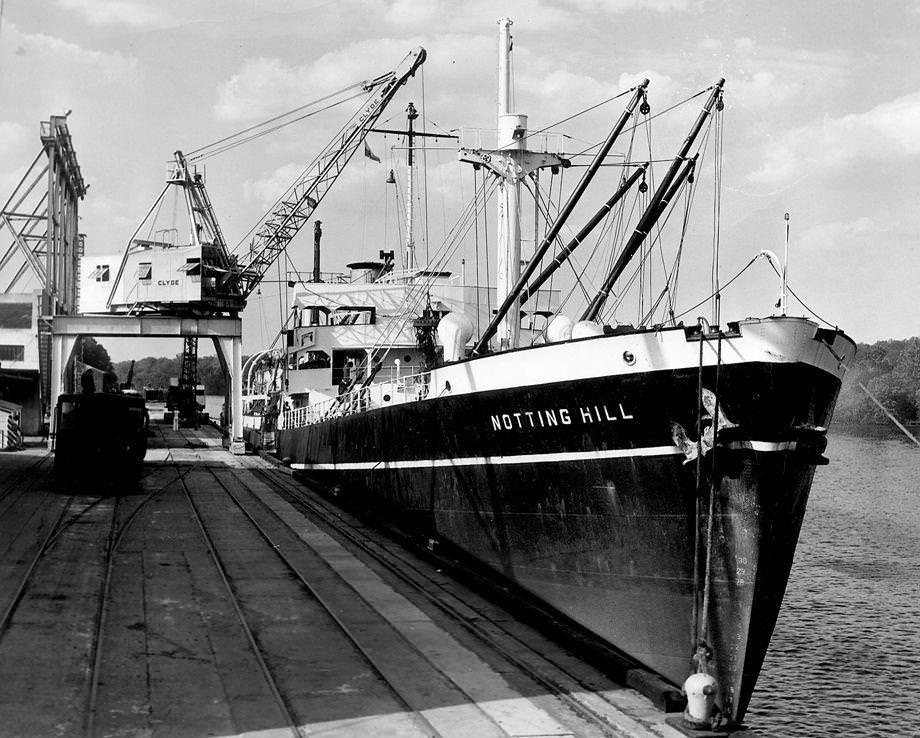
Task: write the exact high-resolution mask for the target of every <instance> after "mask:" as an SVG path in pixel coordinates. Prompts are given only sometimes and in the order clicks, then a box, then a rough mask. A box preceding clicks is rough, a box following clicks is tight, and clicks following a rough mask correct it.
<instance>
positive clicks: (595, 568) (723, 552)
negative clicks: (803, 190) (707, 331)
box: [278, 334, 851, 721]
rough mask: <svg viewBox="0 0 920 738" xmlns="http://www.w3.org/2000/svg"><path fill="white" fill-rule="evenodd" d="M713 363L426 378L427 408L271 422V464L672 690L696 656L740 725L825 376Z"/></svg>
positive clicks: (806, 367)
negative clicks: (711, 403)
mask: <svg viewBox="0 0 920 738" xmlns="http://www.w3.org/2000/svg"><path fill="white" fill-rule="evenodd" d="M834 336H835V337H836V336H840V334H834ZM616 339H617V337H611V338H606V339H599V340H605V341H615V340H616ZM835 340H836V339H835ZM846 340H847V341H848V340H849V339H846ZM819 343H820V341H819ZM738 345H741V344H738ZM850 345H851V344H850ZM729 346H730V343H729V342H726V348H728V347H729ZM709 348H711V347H710V346H707V350H708V349H709ZM540 350H541V349H532V350H529V351H527V352H523V351H522V352H516V353H517V354H518V361H519V362H524V361H527V360H530V361H539V360H540V358H541V355H540ZM617 350H618V349H617ZM764 356H767V355H764ZM759 358H761V359H763V358H764V357H763V356H760V357H759ZM767 358H769V357H767ZM487 360H488V358H484V359H476V360H473V361H472V362H468V363H470V364H475V363H477V362H484V361H487ZM674 363H676V364H680V363H681V362H680V361H677V362H674ZM683 363H685V364H686V363H687V362H686V361H684V362H683ZM819 363H820V362H819ZM715 364H716V365H712V364H711V363H709V362H707V361H704V362H703V363H702V364H699V363H697V365H696V366H693V365H689V366H686V365H685V366H679V365H675V366H672V367H670V368H667V369H663V370H651V371H632V372H628V373H617V372H613V373H610V374H607V375H603V376H596V377H591V378H583V377H582V378H577V379H563V380H561V381H555V382H545V383H537V384H527V383H521V384H519V385H516V386H506V387H502V388H498V389H491V390H483V391H471V392H460V393H457V394H456V395H454V394H453V393H449V392H442V393H441V394H440V396H437V397H432V396H431V394H433V391H434V390H435V389H437V381H438V380H437V379H433V380H432V381H433V386H432V388H431V389H432V392H431V393H430V394H429V398H428V399H424V400H420V401H416V402H411V403H403V404H396V405H393V406H392V407H381V408H377V409H367V410H363V411H360V412H352V413H349V414H344V415H342V416H341V417H335V418H330V419H326V420H321V421H320V422H314V423H312V424H309V425H306V426H304V427H299V428H289V429H281V430H279V433H278V453H279V456H280V457H282V458H285V457H286V458H288V459H290V460H291V461H292V466H294V468H295V469H298V470H300V472H301V473H302V474H303V475H305V476H306V477H307V478H308V479H309V480H310V481H311V482H313V483H315V484H318V485H321V486H324V487H326V488H331V487H338V488H339V489H340V490H341V494H342V495H344V496H345V497H347V499H348V501H349V504H351V505H357V506H359V507H362V508H366V509H368V510H373V511H375V513H376V514H378V515H382V516H385V517H386V518H387V519H389V520H390V521H391V522H392V523H395V524H396V525H398V526H399V527H401V528H403V529H405V530H407V531H409V532H414V533H420V534H422V535H425V536H429V537H432V538H436V539H441V540H446V541H449V542H450V543H451V544H453V545H455V546H458V547H459V548H461V549H462V550H464V551H465V552H467V553H468V554H470V555H472V556H473V557H475V558H476V559H478V560H479V561H481V562H482V563H484V564H486V565H487V566H489V567H491V568H492V569H494V570H495V571H497V572H499V573H500V574H502V575H504V576H506V577H507V578H509V579H511V580H513V581H514V582H516V583H517V584H518V585H520V586H522V587H524V588H525V589H527V590H528V591H530V592H531V593H533V594H535V595H536V596H538V597H539V598H541V599H542V600H544V601H545V602H547V603H548V604H549V605H551V606H552V607H554V608H556V609H557V610H559V611H560V612H562V613H563V614H565V615H566V616H568V617H570V618H572V619H573V620H575V621H577V622H578V623H580V624H581V625H583V626H584V627H586V628H588V629H589V630H591V631H593V632H594V633H596V634H597V635H599V636H600V637H602V638H603V639H605V640H606V641H608V642H609V643H611V644H612V645H613V646H615V647H616V648H618V649H619V650H621V651H623V652H625V653H627V654H628V655H630V656H631V657H633V658H634V659H636V660H637V661H639V662H641V663H642V664H644V665H645V666H647V667H648V668H650V669H651V670H653V671H655V672H657V673H659V674H661V675H662V676H663V677H665V678H666V679H668V680H670V681H672V682H674V683H675V684H678V685H679V684H681V683H682V682H683V680H684V679H685V678H686V677H687V676H688V675H689V674H690V673H691V672H692V671H693V670H694V668H695V667H694V666H693V664H692V662H691V656H692V655H693V654H694V652H695V649H696V646H697V644H699V643H703V644H705V649H706V651H707V654H708V657H709V658H708V660H707V662H706V668H707V670H709V671H710V672H711V673H713V675H714V676H716V678H717V679H718V681H719V683H720V685H721V688H722V695H721V699H720V703H721V707H722V709H723V712H724V713H725V714H726V715H727V716H729V717H730V718H731V719H733V720H735V721H740V719H741V718H742V717H743V715H744V712H745V710H746V707H747V703H748V701H749V699H750V695H751V692H752V691H753V688H754V683H755V681H756V678H757V675H758V673H759V670H760V667H761V664H762V663H763V659H764V656H765V654H766V650H767V646H768V644H769V640H770V636H771V634H772V631H773V627H774V624H775V622H776V617H777V614H778V612H779V608H780V604H781V602H782V597H783V593H784V591H785V586H786V582H787V579H788V576H789V571H790V567H791V564H792V559H793V554H794V551H795V545H796V542H797V539H798V534H799V529H800V526H801V523H802V518H803V515H804V511H805V506H806V502H807V498H808V493H809V489H810V486H811V481H812V477H813V473H814V468H815V465H816V464H817V463H820V462H821V451H822V450H823V448H824V438H823V434H822V431H823V428H822V426H825V425H826V424H827V422H828V421H829V419H830V416H831V413H832V410H833V405H834V402H835V400H836V396H837V392H838V390H839V386H840V380H839V377H838V376H836V375H835V374H834V373H833V372H829V371H827V370H826V369H825V368H822V367H821V366H817V365H815V364H814V363H812V362H810V361H783V362H775V361H771V360H751V361H744V360H736V361H733V362H732V363H725V364H722V363H720V362H718V361H717V362H715ZM522 366H523V364H522ZM474 369H475V367H474V368H467V369H466V370H465V371H467V373H468V374H469V373H470V372H471V371H474ZM455 376H456V375H455ZM445 381H446V385H445V386H448V387H449V386H450V381H449V380H445ZM701 384H702V387H704V388H706V389H708V390H709V391H712V392H714V393H715V396H717V397H718V400H719V403H720V405H721V409H720V410H718V411H717V414H718V415H719V416H720V417H722V418H723V420H722V421H721V422H722V427H721V428H719V429H717V431H716V433H717V437H718V442H717V443H716V444H715V447H714V449H713V450H708V448H707V447H706V446H705V445H704V447H703V450H704V454H703V456H702V457H700V459H701V460H700V461H699V463H698V462H697V460H695V459H689V460H688V456H693V452H694V450H696V448H697V447H698V444H697V440H698V436H699V433H698V429H699V428H700V426H702V427H703V428H704V439H705V428H706V421H705V411H704V414H703V415H704V417H703V418H701V417H700V413H699V408H700V400H701V395H700V385H701ZM701 421H702V422H701ZM675 428H680V429H682V431H677V435H678V436H679V435H681V433H682V432H685V433H686V435H687V436H689V439H690V440H689V441H688V442H686V443H684V444H683V445H681V444H680V443H679V441H678V440H677V439H676V438H675ZM707 451H708V452H707ZM710 496H712V501H711V502H710ZM710 505H711V509H712V511H713V514H712V517H711V525H710V515H709V510H710ZM708 542H709V543H708ZM707 554H708V555H707ZM707 560H708V561H709V564H708V565H707V563H706V562H707ZM707 592H708V594H707ZM704 611H705V612H704Z"/></svg>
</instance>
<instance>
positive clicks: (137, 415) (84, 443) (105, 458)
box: [54, 392, 149, 474]
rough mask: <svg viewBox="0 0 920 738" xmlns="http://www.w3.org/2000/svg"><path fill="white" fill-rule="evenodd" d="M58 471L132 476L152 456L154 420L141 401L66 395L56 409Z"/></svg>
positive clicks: (115, 396)
mask: <svg viewBox="0 0 920 738" xmlns="http://www.w3.org/2000/svg"><path fill="white" fill-rule="evenodd" d="M55 413H56V418H55V421H56V422H55V428H56V429H57V431H56V433H55V438H54V465H55V469H56V470H67V471H70V470H73V471H87V470H89V471H95V472H97V473H100V474H105V473H106V470H111V471H121V472H131V471H136V470H138V469H139V468H140V465H141V462H142V461H143V460H144V456H145V455H146V454H147V429H148V426H149V417H148V415H147V408H146V406H145V404H144V398H143V397H140V396H138V395H131V394H119V393H112V392H94V393H84V394H79V395H61V396H60V397H59V398H58V403H57V407H56V408H55Z"/></svg>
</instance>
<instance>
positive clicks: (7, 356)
mask: <svg viewBox="0 0 920 738" xmlns="http://www.w3.org/2000/svg"><path fill="white" fill-rule="evenodd" d="M25 357H26V349H25V346H0V361H24V360H25Z"/></svg>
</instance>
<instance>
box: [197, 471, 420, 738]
mask: <svg viewBox="0 0 920 738" xmlns="http://www.w3.org/2000/svg"><path fill="white" fill-rule="evenodd" d="M211 471H212V474H213V477H214V479H215V480H216V481H217V483H218V484H219V485H220V487H221V488H222V489H223V490H224V492H225V494H226V496H227V498H228V499H229V500H231V501H232V503H233V504H234V505H235V507H236V508H237V509H238V510H239V511H240V512H241V513H242V514H243V516H244V517H245V518H246V520H247V521H248V522H249V523H250V524H251V525H252V527H253V528H254V529H255V530H256V531H258V533H259V535H260V536H261V537H262V539H263V540H264V542H265V544H266V546H267V549H266V550H270V551H272V552H273V553H274V555H275V556H276V557H277V560H278V561H279V562H281V564H282V565H283V567H284V568H285V569H286V570H287V571H288V572H289V573H290V575H291V576H292V577H294V578H295V579H296V580H297V581H298V582H299V583H300V585H301V586H302V587H303V589H304V591H305V592H306V593H307V594H308V595H309V596H310V597H311V598H312V599H313V600H314V601H315V602H317V603H318V604H319V605H320V606H321V607H322V609H323V610H324V611H325V613H326V615H327V616H328V617H329V618H330V619H331V620H332V621H333V622H334V623H335V624H336V626H337V627H338V628H339V629H340V630H341V632H342V633H343V634H344V635H345V637H346V638H347V639H348V641H349V642H350V643H351V644H352V646H353V647H354V648H355V649H356V650H358V651H359V652H360V653H361V654H362V656H363V657H364V658H365V659H366V660H367V663H368V665H369V666H370V667H371V668H372V669H373V670H374V672H375V673H376V674H377V675H378V676H379V678H380V680H381V682H382V683H383V684H386V685H388V686H392V685H390V684H389V682H388V681H387V680H386V678H385V676H384V674H383V671H382V670H381V669H380V667H379V665H378V664H377V663H376V661H375V659H374V656H373V655H372V654H371V653H369V652H368V651H367V649H365V648H363V647H362V644H361V641H360V639H358V638H357V637H355V635H354V633H353V632H352V631H351V630H350V629H349V627H348V625H347V624H346V623H345V622H343V621H342V619H341V618H340V617H339V616H338V615H337V613H336V611H335V609H334V608H333V607H332V605H331V604H330V603H329V602H328V601H326V600H325V599H324V598H323V597H322V596H321V595H320V594H319V593H318V592H317V591H316V589H315V588H314V587H313V586H312V585H311V584H310V582H309V581H308V580H307V579H306V578H305V577H304V575H303V574H302V573H301V571H300V569H299V568H298V566H297V565H296V564H295V563H294V562H293V561H292V560H291V558H290V557H289V556H287V555H286V554H285V552H284V550H283V549H282V547H281V544H279V543H277V542H276V537H277V535H278V532H279V531H278V528H277V527H275V528H274V529H273V530H272V531H270V530H268V527H269V525H270V523H269V524H265V522H264V521H263V522H262V523H260V521H259V520H257V518H256V515H255V514H253V512H251V511H250V509H249V508H247V506H246V504H245V503H244V502H243V501H242V500H241V498H240V496H239V495H237V494H234V492H233V491H232V490H231V489H230V488H229V487H228V486H227V484H226V483H225V482H224V481H222V480H221V478H220V476H219V475H218V474H216V473H214V471H213V470H211ZM182 485H183V487H184V490H185V494H186V497H187V499H188V502H189V506H190V508H191V509H192V511H193V513H194V516H195V520H196V522H197V524H198V527H199V530H200V531H201V535H202V536H203V538H204V540H205V541H206V542H207V546H208V549H209V553H210V554H211V557H212V559H213V561H214V564H215V566H216V568H217V570H218V573H219V575H220V578H221V581H222V582H223V584H224V587H225V589H226V592H227V595H228V597H229V599H230V601H231V602H232V605H233V609H234V611H235V612H236V614H237V617H238V618H239V621H240V625H241V627H242V628H243V630H244V632H245V634H246V639H247V640H248V642H249V644H250V646H251V648H252V653H253V656H254V657H255V658H256V660H257V662H258V664H259V668H260V670H261V673H262V676H263V678H264V679H265V682H266V684H267V685H268V686H269V688H270V690H271V693H272V695H273V697H274V699H275V702H276V704H277V706H278V708H279V710H280V711H281V712H282V713H283V714H284V715H285V718H286V720H287V724H288V725H287V727H288V728H289V729H290V731H291V733H292V735H294V736H296V737H298V738H299V737H300V736H303V735H305V734H306V733H305V732H304V731H303V730H302V728H301V722H302V721H301V720H299V719H298V718H297V717H296V716H295V714H294V708H293V707H292V705H291V704H290V703H289V701H288V699H286V698H285V696H284V695H283V694H282V688H281V687H280V686H279V684H278V682H277V681H276V678H275V675H274V672H273V670H272V668H271V667H270V666H269V663H268V658H267V655H266V654H265V652H264V649H263V647H262V645H261V643H260V640H259V635H258V634H257V632H256V630H257V629H256V628H254V626H253V625H252V624H250V622H249V619H248V618H247V615H246V613H245V609H246V607H245V605H244V603H243V602H242V600H241V598H240V597H239V595H238V594H237V592H236V589H235V588H234V586H233V584H232V583H231V580H230V577H229V576H228V573H227V567H226V566H225V565H224V562H223V556H224V555H226V554H224V555H222V554H221V553H220V552H219V550H218V546H217V544H216V543H215V541H214V539H213V537H212V536H211V534H210V532H209V530H208V523H207V522H206V521H205V517H204V515H203V514H202V512H201V510H200V509H199V506H198V505H197V504H196V503H195V501H194V498H193V496H192V494H191V492H190V491H189V489H188V485H187V484H186V483H185V481H184V480H183V482H182ZM393 693H394V695H395V696H396V697H397V698H398V699H399V700H400V702H402V704H403V707H404V708H405V709H406V710H408V711H410V712H414V711H413V710H412V707H411V705H410V704H409V703H408V702H406V701H405V700H403V698H402V696H401V695H399V694H398V692H396V691H395V690H394V692H393ZM415 720H416V721H421V722H424V725H423V726H417V727H419V728H421V732H423V733H424V734H427V735H437V732H436V731H435V730H434V729H433V728H432V727H431V726H430V725H429V724H428V723H427V721H424V719H423V718H421V716H418V715H416V716H415Z"/></svg>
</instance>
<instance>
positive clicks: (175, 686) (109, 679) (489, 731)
mask: <svg viewBox="0 0 920 738" xmlns="http://www.w3.org/2000/svg"><path fill="white" fill-rule="evenodd" d="M153 427H154V432H155V436H154V437H153V438H151V447H150V449H149V451H148V453H147V459H146V461H145V464H144V467H143V470H142V472H141V475H140V477H139V478H138V479H136V480H122V481H110V480H106V479H105V470H101V469H100V470H98V473H97V474H95V475H92V476H91V477H88V478H84V479H75V478H59V477H57V476H55V474H54V471H53V457H51V456H50V455H49V454H48V453H47V452H46V451H45V450H44V449H43V448H40V447H33V448H28V449H26V450H24V451H19V452H9V453H4V454H0V736H76V735H84V736H169V737H170V738H172V737H175V736H236V735H247V736H256V735H258V736H305V735H324V736H568V735H572V736H637V737H638V736H665V737H668V736H679V735H681V734H680V733H679V732H677V731H676V730H674V729H673V728H671V727H669V726H668V725H666V724H665V717H666V716H665V714H664V713H662V712H660V711H659V710H658V709H657V708H656V707H654V706H653V704H652V703H651V702H650V701H649V700H648V699H647V698H645V697H643V696H641V695H640V694H638V693H637V692H635V691H633V690H631V689H628V688H626V687H624V686H622V685H619V684H617V683H615V682H614V681H612V680H611V679H610V678H609V677H608V676H606V675H605V674H604V673H602V672H601V671H599V670H598V669H596V668H595V667H593V666H591V665H589V664H587V663H584V662H583V661H581V660H580V659H578V658H576V657H575V656H573V655H572V654H571V653H570V652H568V651H567V650H566V649H565V648H564V647H563V646H561V645H559V644H558V643H556V642H555V641H554V640H551V639H549V638H547V637H546V636H545V635H543V634H541V633H539V632H537V631H536V630H534V629H532V628H531V627H529V626H528V625H526V624H524V623H521V622H518V621H517V620H516V619H515V618H514V617H513V616H512V615H510V614H509V613H508V612H506V611H504V610H503V609H502V608H501V607H499V606H498V605H496V604H495V603H494V602H492V601H490V600H488V599H486V598H485V597H484V596H483V595H481V594H477V593H476V592H473V591H470V590H469V589H467V588H466V587H464V586H463V585H461V584H459V583H457V582H456V581H454V580H453V579H452V578H450V577H448V576H446V575H445V574H444V573H443V572H441V571H440V570H439V569H438V568H437V567H436V566H435V565H433V564H432V563H430V561H427V560H424V559H422V558H419V557H417V556H416V555H414V554H413V553H411V552H409V551H407V550H405V549H403V548H401V547H400V546H398V545H397V544H396V543H394V542H393V541H391V540H390V539H388V538H386V537H385V536H383V535H381V534H380V533H379V532H377V531H374V530H370V529H368V528H367V527H366V526H364V525H362V524H361V523H359V522H358V521H356V520H355V519H353V518H351V517H350V516H349V515H347V514H346V513H344V512H341V511H337V512H332V511H330V505H329V503H328V502H327V501H325V500H323V499H322V498H320V497H318V496H317V495H315V494H314V493H312V492H311V491H310V490H309V489H307V488H305V487H304V486H303V485H301V484H299V483H298V482H297V480H296V479H294V478H292V477H291V476H290V474H288V473H286V471H285V470H283V469H280V468H278V467H277V466H275V465H273V464H271V463H269V462H268V461H266V460H264V459H261V458H259V457H253V456H244V457H237V456H232V455H230V454H229V453H228V452H227V451H225V450H224V449H223V448H222V446H221V438H220V436H219V434H218V433H217V432H216V431H215V430H214V429H212V428H209V427H202V428H201V429H198V430H185V429H183V430H179V431H173V430H171V429H170V428H168V427H166V426H161V425H154V426H153Z"/></svg>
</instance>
